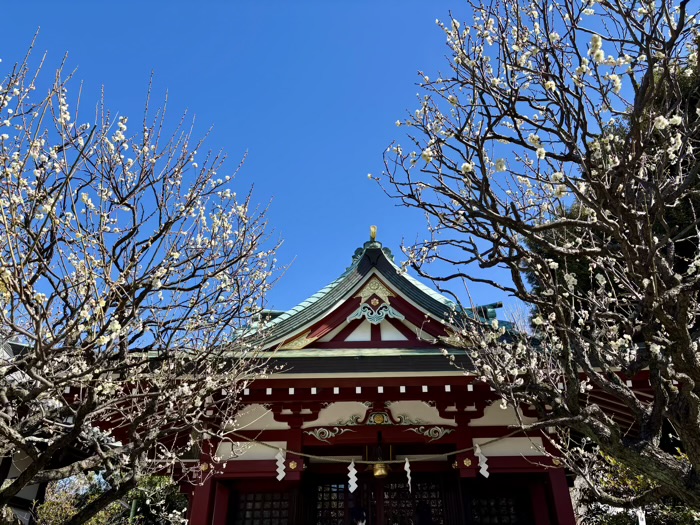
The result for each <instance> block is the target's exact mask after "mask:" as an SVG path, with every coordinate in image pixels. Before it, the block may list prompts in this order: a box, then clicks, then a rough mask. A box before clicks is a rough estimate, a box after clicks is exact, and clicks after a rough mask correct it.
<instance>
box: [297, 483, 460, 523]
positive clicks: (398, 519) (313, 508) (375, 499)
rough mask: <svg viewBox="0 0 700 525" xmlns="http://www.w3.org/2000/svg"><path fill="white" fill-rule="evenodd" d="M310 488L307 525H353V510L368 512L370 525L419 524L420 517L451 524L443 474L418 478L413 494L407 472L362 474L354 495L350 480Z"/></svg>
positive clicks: (318, 484) (320, 484)
mask: <svg viewBox="0 0 700 525" xmlns="http://www.w3.org/2000/svg"><path fill="white" fill-rule="evenodd" d="M310 485H312V486H310V487H308V488H309V489H310V490H309V491H308V492H307V491H305V494H307V495H308V496H310V499H311V501H310V502H309V503H310V504H309V505H308V506H307V520H308V521H305V523H314V524H318V525H350V524H351V523H352V522H351V516H352V513H353V509H357V510H359V509H362V510H364V511H365V513H366V515H367V525H417V524H419V523H421V521H420V520H419V517H420V518H422V519H423V520H429V521H425V523H430V524H432V525H445V524H446V523H447V521H446V520H445V515H446V509H445V503H446V502H447V501H448V500H449V499H450V498H448V497H446V489H445V483H444V476H442V475H440V474H432V475H421V476H416V477H415V479H414V480H413V483H412V485H411V488H412V490H411V491H409V490H408V484H407V483H406V475H405V474H404V473H400V474H399V473H397V474H391V475H389V476H388V477H386V478H383V479H376V478H374V477H372V476H371V475H364V476H362V475H361V476H360V477H359V480H358V487H357V490H355V492H354V493H350V492H349V491H348V489H347V479H346V478H345V479H325V480H324V479H321V478H317V479H315V480H313V481H312V483H310ZM357 510H356V511H355V512H357Z"/></svg>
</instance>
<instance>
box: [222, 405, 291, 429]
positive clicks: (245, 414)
mask: <svg viewBox="0 0 700 525" xmlns="http://www.w3.org/2000/svg"><path fill="white" fill-rule="evenodd" d="M229 429H230V430H288V429H289V423H285V422H283V421H275V418H274V416H273V415H272V410H269V409H268V408H265V407H264V406H263V405H260V404H254V405H248V406H246V407H244V408H242V409H241V411H240V412H238V414H236V419H235V421H234V422H233V425H231V426H230V427H229Z"/></svg>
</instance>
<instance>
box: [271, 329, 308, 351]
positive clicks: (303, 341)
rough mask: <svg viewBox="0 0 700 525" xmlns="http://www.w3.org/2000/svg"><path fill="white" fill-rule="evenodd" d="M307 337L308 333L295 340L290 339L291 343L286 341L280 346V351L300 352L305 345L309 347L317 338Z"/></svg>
mask: <svg viewBox="0 0 700 525" xmlns="http://www.w3.org/2000/svg"><path fill="white" fill-rule="evenodd" d="M308 335H309V332H306V333H305V334H303V335H300V336H299V337H297V338H296V339H292V340H291V341H288V342H286V343H284V344H283V345H282V346H280V350H301V349H302V348H304V347H305V346H307V345H310V344H311V343H313V342H314V341H315V340H316V339H317V338H316V337H307V336H308Z"/></svg>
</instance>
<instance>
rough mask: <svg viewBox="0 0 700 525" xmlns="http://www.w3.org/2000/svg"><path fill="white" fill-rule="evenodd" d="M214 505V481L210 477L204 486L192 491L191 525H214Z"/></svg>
mask: <svg viewBox="0 0 700 525" xmlns="http://www.w3.org/2000/svg"><path fill="white" fill-rule="evenodd" d="M213 503H214V480H213V479H212V477H211V476H209V478H207V480H206V481H205V482H204V483H203V484H202V485H196V486H195V487H194V490H193V491H192V506H191V507H190V525H212V511H213Z"/></svg>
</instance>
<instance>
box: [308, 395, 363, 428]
mask: <svg viewBox="0 0 700 525" xmlns="http://www.w3.org/2000/svg"><path fill="white" fill-rule="evenodd" d="M366 414H367V405H365V404H364V403H360V402H359V401H338V402H337V403H331V404H330V405H328V406H326V407H324V408H322V409H321V411H320V412H319V413H318V419H316V421H306V422H304V424H303V425H302V426H301V428H309V427H324V426H334V425H344V424H346V423H347V422H348V421H361V420H362V419H364V418H365V415H366Z"/></svg>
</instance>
